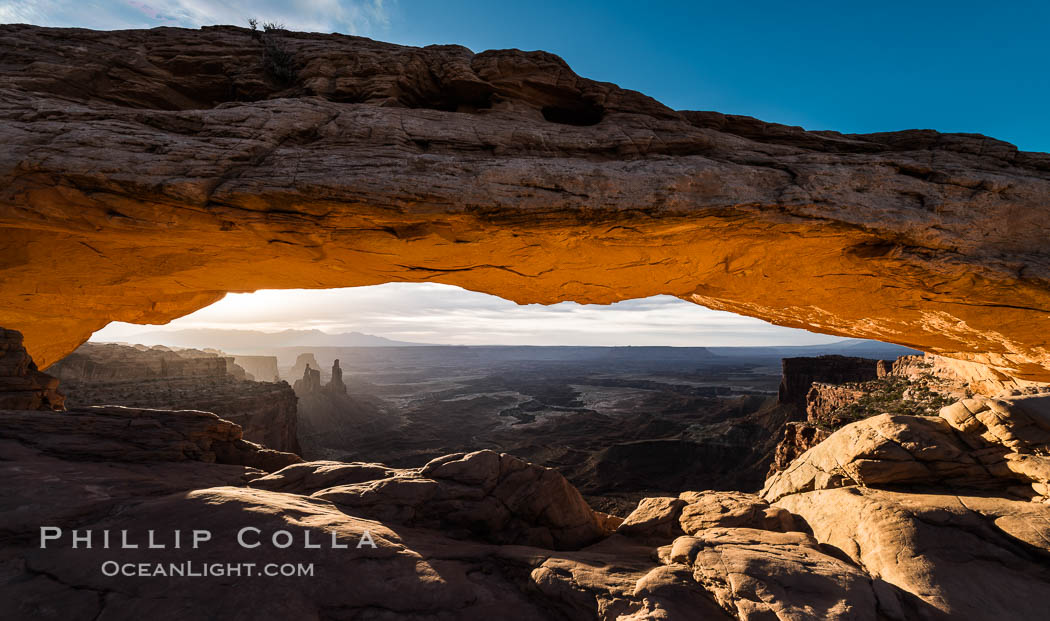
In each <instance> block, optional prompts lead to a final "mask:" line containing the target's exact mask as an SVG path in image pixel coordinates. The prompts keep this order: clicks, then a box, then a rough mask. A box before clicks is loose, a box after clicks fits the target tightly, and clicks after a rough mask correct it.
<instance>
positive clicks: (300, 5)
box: [0, 0, 389, 36]
mask: <svg viewBox="0 0 1050 621" xmlns="http://www.w3.org/2000/svg"><path fill="white" fill-rule="evenodd" d="M387 8H388V7H387V6H386V0H289V1H280V0H255V1H251V0H233V1H227V2H214V1H213V0H113V1H109V2H90V1H88V2H84V1H82V0H16V1H14V2H10V1H5V2H0V23H14V22H21V23H28V24H36V25H38V26H67V27H69V26H75V27H82V28H96V29H103V30H113V29H121V28H152V27H154V26H182V27H186V28H197V27H200V26H210V25H213V24H233V25H236V26H246V25H247V22H248V18H250V17H255V18H257V19H258V20H259V21H260V22H276V23H282V24H284V25H285V26H286V27H287V28H289V29H292V30H303V31H316V32H342V33H345V34H356V35H366V36H368V35H375V34H378V33H382V32H384V31H385V29H386V28H387V26H388V25H389V14H388V11H387Z"/></svg>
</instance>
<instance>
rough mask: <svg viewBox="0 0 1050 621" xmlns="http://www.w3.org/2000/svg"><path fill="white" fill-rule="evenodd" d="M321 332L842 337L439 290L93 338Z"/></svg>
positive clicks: (540, 340) (370, 293)
mask: <svg viewBox="0 0 1050 621" xmlns="http://www.w3.org/2000/svg"><path fill="white" fill-rule="evenodd" d="M200 328H205V329H223V330H259V331H263V332H279V331H282V330H311V329H317V330H321V331H323V332H326V333H329V334H336V333H340V332H363V333H366V334H373V335H376V336H382V337H386V338H389V339H393V340H397V341H408V342H416V343H432V344H440V345H636V346H637V345H666V346H678V347H705V346H706V347H731V346H768V345H821V344H826V343H832V342H835V341H840V340H842V337H836V336H828V335H824V334H815V333H812V332H807V331H805V330H796V329H792V328H784V327H781V326H775V325H773V324H770V323H767V322H765V321H762V320H760V319H755V318H752V317H743V316H740V315H735V314H733V313H727V312H722V311H714V310H711V309H708V308H704V307H702V306H698V305H696V304H693V303H691V302H686V301H684V300H680V299H678V298H675V297H672V296H667V295H661V296H654V297H651V298H645V299H639V300H627V301H623V302H617V303H615V304H610V305H607V306H606V305H598V304H577V303H575V302H562V303H560V304H554V305H551V306H544V305H541V304H528V305H519V304H516V303H514V302H511V301H509V300H504V299H503V298H500V297H497V296H493V295H488V294H485V293H478V292H476V291H467V290H466V289H461V288H459V287H454V286H451V285H442V284H438V283H387V284H384V285H373V286H368V287H352V288H346V289H286V290H264V291H257V292H255V293H250V294H248V293H241V294H238V293H231V294H229V295H227V296H226V297H225V298H223V299H222V300H220V301H219V302H216V303H215V304H212V305H211V306H209V307H207V308H203V309H201V310H199V311H197V312H195V313H192V314H190V315H186V316H184V317H180V318H178V319H176V320H174V321H172V322H171V323H169V324H167V325H163V326H153V325H138V324H127V323H120V322H114V323H111V324H110V325H108V326H106V327H105V328H103V329H102V330H99V331H98V332H96V333H95V334H94V335H93V336H92V337H91V340H92V341H96V342H99V341H134V340H135V339H134V337H135V336H136V335H141V334H143V333H146V332H170V331H175V330H182V329H200Z"/></svg>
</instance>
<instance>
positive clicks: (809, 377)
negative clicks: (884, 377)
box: [777, 355, 878, 416]
mask: <svg viewBox="0 0 1050 621" xmlns="http://www.w3.org/2000/svg"><path fill="white" fill-rule="evenodd" d="M877 363H878V361H876V360H871V359H868V358H854V357H850V356H834V355H832V356H817V357H815V358H784V359H783V360H782V361H781V368H782V373H783V375H782V376H781V379H780V392H779V394H778V395H777V401H778V402H779V403H781V404H785V405H791V406H793V407H795V409H796V410H797V412H798V413H799V415H800V416H801V414H802V413H804V412H805V411H806V398H807V395H809V392H810V389H811V387H812V386H813V383H814V382H823V383H827V384H842V383H845V382H863V381H867V380H872V379H875V378H876V377H877V376H878V375H877Z"/></svg>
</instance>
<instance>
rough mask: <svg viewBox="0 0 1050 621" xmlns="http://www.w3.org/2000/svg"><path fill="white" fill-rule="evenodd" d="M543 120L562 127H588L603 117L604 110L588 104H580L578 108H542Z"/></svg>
mask: <svg viewBox="0 0 1050 621" xmlns="http://www.w3.org/2000/svg"><path fill="white" fill-rule="evenodd" d="M541 112H542V113H543V118H545V119H547V120H548V121H550V122H551V123H561V124H562V125H578V126H583V127H585V126H588V125H597V124H598V123H600V122H601V120H602V117H604V116H605V110H604V109H602V107H601V106H596V105H594V104H592V103H589V102H581V103H580V105H578V106H571V107H563V106H544V107H543V109H542V110H541Z"/></svg>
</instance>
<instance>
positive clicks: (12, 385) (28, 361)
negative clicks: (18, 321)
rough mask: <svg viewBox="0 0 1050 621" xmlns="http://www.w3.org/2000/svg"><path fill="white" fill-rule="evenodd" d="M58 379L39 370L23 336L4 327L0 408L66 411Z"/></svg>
mask: <svg viewBox="0 0 1050 621" xmlns="http://www.w3.org/2000/svg"><path fill="white" fill-rule="evenodd" d="M64 403H65V397H64V396H63V395H62V393H60V392H58V379H57V378H54V377H52V376H50V375H48V374H47V373H43V372H41V371H39V370H37V368H36V364H35V363H34V362H33V359H32V358H31V357H30V356H29V354H28V353H26V350H25V348H24V347H23V346H22V335H21V334H19V333H18V332H17V331H15V330H5V329H3V328H0V409H3V410H63V409H65V407H64Z"/></svg>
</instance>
